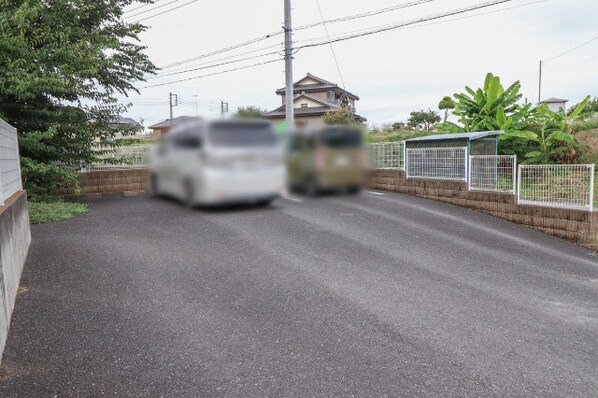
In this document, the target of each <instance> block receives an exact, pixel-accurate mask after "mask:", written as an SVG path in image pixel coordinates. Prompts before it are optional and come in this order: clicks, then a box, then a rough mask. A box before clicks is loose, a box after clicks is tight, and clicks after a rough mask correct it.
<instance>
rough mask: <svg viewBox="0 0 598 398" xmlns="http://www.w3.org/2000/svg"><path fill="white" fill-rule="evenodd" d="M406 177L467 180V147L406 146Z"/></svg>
mask: <svg viewBox="0 0 598 398" xmlns="http://www.w3.org/2000/svg"><path fill="white" fill-rule="evenodd" d="M406 152H407V165H406V177H407V178H430V179H439V180H455V181H467V147H455V148H407V151H406Z"/></svg>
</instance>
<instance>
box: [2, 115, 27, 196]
mask: <svg viewBox="0 0 598 398" xmlns="http://www.w3.org/2000/svg"><path fill="white" fill-rule="evenodd" d="M22 189H23V185H22V183H21V163H20V160H19V142H18V139H17V129H15V128H14V127H12V126H11V125H10V124H8V123H6V122H5V121H4V120H2V119H0V206H1V205H3V204H4V201H5V200H6V199H8V198H9V197H11V196H12V195H14V194H15V193H16V192H18V191H21V190H22Z"/></svg>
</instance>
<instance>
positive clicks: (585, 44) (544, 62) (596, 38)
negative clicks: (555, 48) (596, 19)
mask: <svg viewBox="0 0 598 398" xmlns="http://www.w3.org/2000/svg"><path fill="white" fill-rule="evenodd" d="M596 40H598V36H596V37H594V38H593V39H590V40H588V41H586V42H584V43H582V44H580V45H578V46H575V47H573V48H571V49H569V50H567V51H565V52H563V53H560V54H559V55H557V56H556V57H552V58H549V59H547V60H544V61H542V64H546V63H548V62H550V61H554V60H555V59H557V58H560V57H563V56H565V55H567V54H569V53H572V52H573V51H575V50H579V49H580V48H582V47H585V46H587V45H588V44H590V43H592V42H593V41H596Z"/></svg>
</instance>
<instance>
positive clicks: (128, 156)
mask: <svg viewBox="0 0 598 398" xmlns="http://www.w3.org/2000/svg"><path fill="white" fill-rule="evenodd" d="M151 147H152V146H151V145H148V144H138V145H127V146H120V147H116V148H112V149H110V148H102V150H109V151H110V152H109V153H104V154H101V155H99V157H100V158H101V159H102V161H100V162H97V163H95V164H93V165H91V166H87V167H86V168H84V169H82V170H81V171H82V172H87V171H100V170H120V169H144V168H148V167H149V164H150V154H151Z"/></svg>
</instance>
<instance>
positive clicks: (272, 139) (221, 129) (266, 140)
mask: <svg viewBox="0 0 598 398" xmlns="http://www.w3.org/2000/svg"><path fill="white" fill-rule="evenodd" d="M209 136H210V142H211V143H212V144H213V145H214V146H219V147H253V146H273V145H276V136H275V135H274V132H273V131H272V128H271V127H270V125H263V124H253V123H247V124H240V123H231V124H215V125H213V126H211V128H210V129H209Z"/></svg>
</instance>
